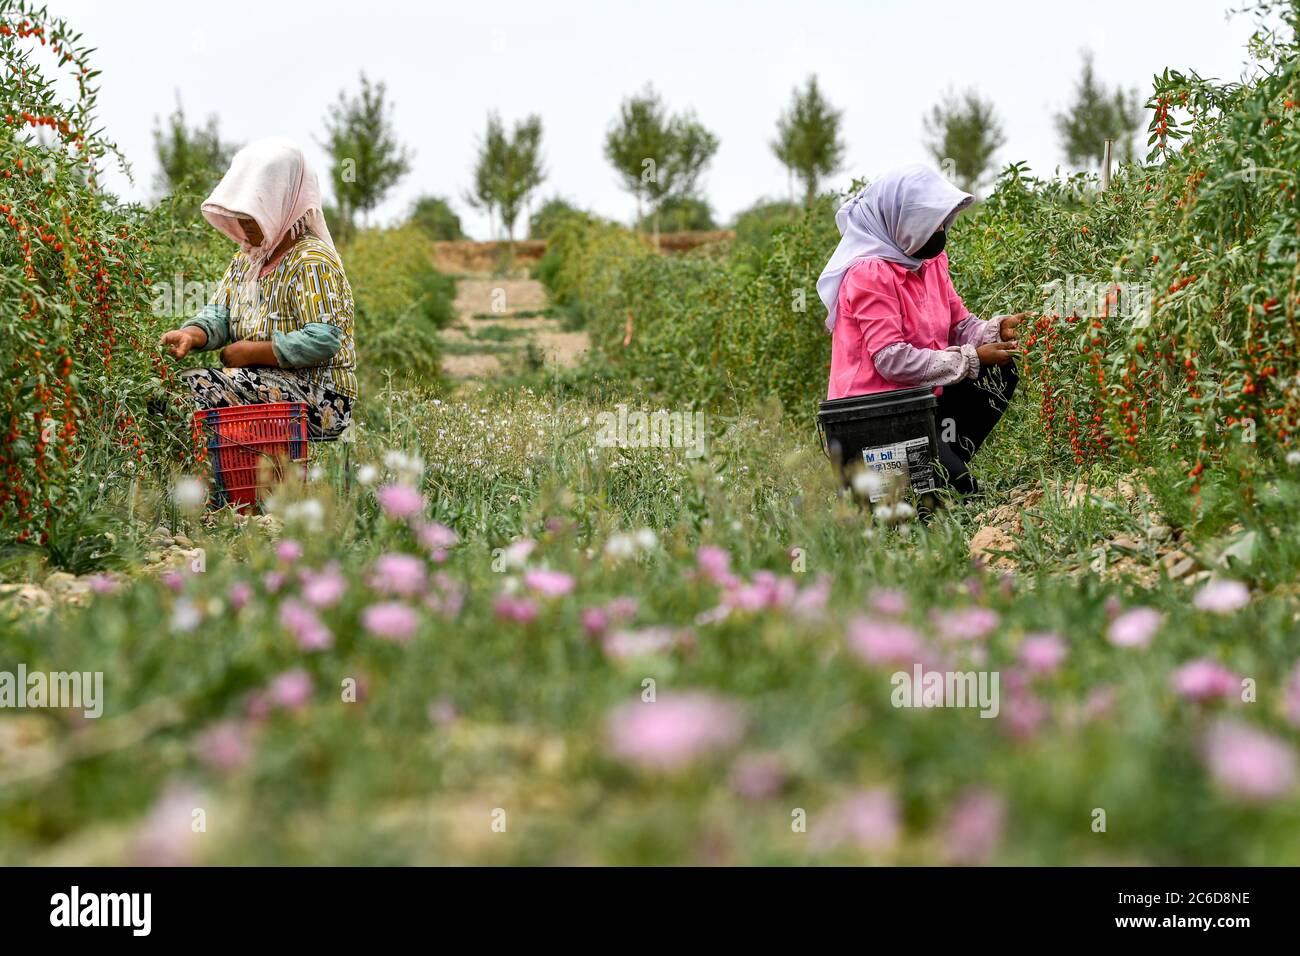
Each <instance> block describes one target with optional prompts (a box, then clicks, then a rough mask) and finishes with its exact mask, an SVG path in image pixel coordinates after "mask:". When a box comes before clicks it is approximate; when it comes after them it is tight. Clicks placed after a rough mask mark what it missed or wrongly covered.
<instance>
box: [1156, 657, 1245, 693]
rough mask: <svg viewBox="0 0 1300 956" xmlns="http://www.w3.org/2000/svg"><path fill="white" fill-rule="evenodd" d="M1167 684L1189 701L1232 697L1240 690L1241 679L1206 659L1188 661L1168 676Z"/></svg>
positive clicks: (1217, 663)
mask: <svg viewBox="0 0 1300 956" xmlns="http://www.w3.org/2000/svg"><path fill="white" fill-rule="evenodd" d="M1169 684H1170V686H1171V687H1173V689H1174V690H1175V691H1176V692H1177V693H1179V694H1181V695H1182V696H1183V697H1186V698H1187V699H1189V700H1211V699H1213V698H1215V697H1232V696H1234V695H1236V694H1237V693H1238V692H1240V690H1241V678H1239V677H1238V676H1237V675H1236V674H1234V673H1232V671H1230V670H1228V669H1227V668H1226V667H1224V666H1223V665H1222V664H1220V663H1219V662H1218V661H1215V660H1211V659H1210V658H1208V657H1198V658H1197V659H1196V660H1192V661H1188V662H1187V663H1186V664H1184V665H1183V666H1182V667H1180V668H1178V669H1177V670H1176V671H1174V672H1173V673H1172V674H1170V675H1169Z"/></svg>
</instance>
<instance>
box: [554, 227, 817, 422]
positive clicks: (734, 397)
mask: <svg viewBox="0 0 1300 956" xmlns="http://www.w3.org/2000/svg"><path fill="white" fill-rule="evenodd" d="M818 213H820V208H819V210H818ZM834 236H835V231H834V226H833V225H830V227H829V229H828V228H827V224H826V223H825V222H824V221H823V220H822V217H821V215H820V214H816V213H804V214H803V216H802V217H801V218H800V219H799V220H798V221H797V223H795V224H794V225H792V226H788V227H785V228H778V229H777V230H776V232H775V235H774V237H773V239H772V240H771V242H772V248H771V252H770V254H769V255H768V256H767V257H766V258H765V259H764V260H763V263H762V268H761V270H760V271H759V272H758V274H757V275H752V276H751V275H748V274H746V273H745V271H744V270H741V269H738V268H737V267H736V266H735V265H734V264H731V265H729V264H727V263H725V262H716V261H712V260H711V259H709V258H707V257H705V256H703V255H687V256H666V255H660V254H657V253H654V252H653V251H652V250H650V249H648V248H647V247H646V246H645V245H644V244H643V243H641V242H639V241H637V238H636V236H634V235H633V234H632V233H630V232H628V231H627V230H625V229H621V228H619V227H617V226H610V225H603V224H593V223H585V224H584V223H572V224H570V225H569V226H567V227H566V228H565V229H563V230H561V231H560V232H559V233H557V235H556V238H555V239H553V240H552V244H551V247H550V248H549V249H548V252H547V256H548V258H549V260H550V261H549V262H548V263H546V269H545V270H544V271H542V275H543V278H544V279H545V281H547V283H548V288H549V289H550V291H551V293H552V297H553V298H554V299H555V300H556V301H557V303H559V304H560V305H562V306H568V307H570V308H575V307H576V308H577V309H579V310H581V313H582V315H583V317H584V318H585V320H586V323H587V327H588V329H589V331H590V333H591V336H592V341H593V344H595V345H596V346H597V347H598V348H600V349H601V350H602V351H603V352H604V353H605V354H606V355H607V356H609V357H610V358H611V359H612V360H613V361H614V362H615V363H616V364H617V365H618V366H619V367H621V368H622V369H624V371H625V373H626V374H628V375H631V376H634V377H636V378H637V379H639V380H640V381H641V382H642V384H644V385H646V386H647V387H648V388H650V389H652V390H653V391H654V392H656V393H658V394H660V395H662V396H664V397H667V398H671V399H673V400H675V401H680V402H687V403H690V404H698V405H704V406H712V405H715V404H716V403H718V402H720V401H723V400H726V401H728V402H730V401H740V402H748V401H751V400H753V399H755V398H760V397H762V396H766V395H775V396H776V397H778V398H779V399H780V400H781V401H782V402H784V403H786V405H787V407H789V408H799V407H803V408H805V409H806V408H807V407H808V403H809V402H815V400H816V397H817V396H818V394H819V393H822V392H824V391H825V374H826V373H825V369H826V360H825V350H826V347H827V342H826V336H825V333H824V331H823V330H822V326H821V322H820V319H819V316H818V312H819V311H820V304H819V300H818V299H817V294H816V289H815V285H814V283H815V280H816V277H817V274H818V272H819V271H820V269H821V264H822V263H824V262H825V259H826V257H827V256H828V255H829V252H830V249H832V248H834V244H835V238H834ZM629 336H630V341H629ZM625 343H626V344H625Z"/></svg>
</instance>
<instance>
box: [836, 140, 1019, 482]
mask: <svg viewBox="0 0 1300 956" xmlns="http://www.w3.org/2000/svg"><path fill="white" fill-rule="evenodd" d="M972 202H974V197H973V196H971V195H970V194H969V193H965V192H962V191H961V190H960V189H958V188H957V187H955V186H953V185H952V184H951V183H949V182H948V181H947V180H946V179H944V178H943V177H942V176H941V175H939V173H937V172H936V171H934V170H933V169H930V168H928V167H926V166H921V165H916V166H907V167H903V168H902V169H897V170H894V171H892V172H889V173H886V174H885V175H884V176H881V177H880V178H879V179H877V180H875V181H874V182H872V183H871V184H870V185H869V186H867V187H865V188H864V189H862V190H860V191H859V192H858V193H857V194H856V195H854V196H853V197H852V198H850V199H849V200H848V201H847V202H845V203H844V205H842V206H841V207H840V209H839V212H837V213H836V215H835V223H836V225H837V226H839V230H840V234H841V237H842V238H841V239H840V244H839V246H838V247H837V248H836V250H835V254H834V255H833V256H831V260H830V262H829V263H827V265H826V268H825V270H823V272H822V274H821V277H820V278H819V279H818V280H817V292H818V294H819V295H820V296H821V300H822V302H823V303H824V304H825V306H826V312H827V315H826V327H827V328H828V329H830V331H831V336H832V340H831V375H830V385H829V387H828V389H827V398H828V399H836V398H845V397H848V396H852V395H868V394H871V393H874V392H886V391H892V390H894V389H900V388H915V387H917V386H926V385H928V386H931V387H933V388H934V392H935V395H936V397H937V399H938V407H937V408H936V410H935V425H936V432H937V434H938V437H939V462H940V464H941V465H943V470H944V471H946V472H947V475H946V478H947V480H948V482H949V483H950V484H951V485H952V487H954V488H956V489H957V490H958V491H961V492H963V493H972V492H974V491H976V487H975V481H974V478H972V476H971V474H970V470H969V467H968V466H969V464H970V460H971V458H973V457H974V455H975V452H977V451H978V450H979V447H980V445H981V444H983V442H984V439H985V438H987V437H988V435H989V433H990V432H991V431H992V430H993V427H994V426H995V425H996V424H997V423H998V420H999V419H1000V418H1001V417H1002V413H1003V412H1004V411H1005V410H1006V407H1007V403H1008V402H1009V401H1010V400H1011V395H1012V393H1013V392H1014V391H1015V387H1016V381H1017V377H1016V370H1015V365H1014V363H1013V362H1012V356H1013V355H1014V354H1015V352H1016V329H1017V327H1018V326H1019V324H1020V321H1021V319H1022V318H1024V316H1025V315H1027V314H1028V313H1024V312H1022V313H1018V314H1015V315H999V316H995V317H993V318H991V319H987V320H985V319H980V318H979V317H978V316H975V315H972V314H970V313H969V312H968V311H967V310H966V307H965V305H963V304H962V301H961V297H960V296H959V295H957V291H956V290H955V289H954V288H953V285H952V280H951V279H950V278H949V277H948V255H947V253H945V252H944V251H943V250H944V243H945V240H946V238H947V232H948V228H949V227H950V226H951V225H952V222H953V220H954V219H956V218H957V214H958V213H959V212H961V211H962V210H963V209H965V208H966V207H967V206H969V205H970V204H971V203H972Z"/></svg>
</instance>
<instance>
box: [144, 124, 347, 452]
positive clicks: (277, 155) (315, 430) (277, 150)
mask: <svg viewBox="0 0 1300 956" xmlns="http://www.w3.org/2000/svg"><path fill="white" fill-rule="evenodd" d="M203 217H204V218H205V219H207V220H208V222H210V223H211V224H212V225H213V226H214V227H215V228H216V229H218V230H220V231H221V232H222V233H224V234H225V235H227V236H229V237H230V238H231V239H232V240H234V242H235V243H237V244H238V246H239V251H238V252H236V253H235V256H234V259H233V260H231V263H230V268H229V269H227V270H226V274H225V277H224V278H223V279H222V280H221V283H220V285H219V286H218V287H217V293H216V296H215V297H214V298H213V300H212V303H211V304H210V305H208V306H206V307H205V308H204V309H203V310H202V311H201V312H199V314H198V315H196V316H195V317H194V318H192V319H190V320H189V321H188V322H186V323H185V324H184V325H182V326H181V327H180V328H179V329H176V330H174V331H172V332H168V333H166V334H165V335H164V336H163V337H162V344H163V345H164V346H165V347H166V348H167V350H168V351H169V352H171V354H172V355H173V356H175V357H176V358H184V357H185V356H186V355H187V354H189V353H190V352H192V351H198V352H208V351H213V350H215V349H220V350H221V362H222V365H223V366H224V368H220V369H216V368H201V369H191V370H189V371H187V372H183V373H182V375H181V377H182V378H183V379H184V380H185V382H186V384H188V385H189V386H190V388H191V390H192V391H193V392H194V397H195V400H196V402H197V404H198V406H199V407H200V408H220V407H225V406H229V405H256V404H263V403H267V402H305V403H306V405H307V424H308V433H309V435H310V436H311V437H312V438H317V439H319V438H334V437H337V436H338V435H339V433H340V432H342V431H343V429H344V428H346V427H347V425H348V423H349V422H350V421H351V416H352V405H353V403H354V402H355V401H356V397H357V376H356V364H357V361H356V348H355V346H354V344H353V340H352V315H353V303H352V289H351V287H350V286H349V285H348V280H347V276H346V275H344V272H343V263H342V262H341V261H339V256H338V252H337V251H336V250H335V248H334V240H333V239H332V238H331V237H330V232H329V227H328V226H327V225H326V224H325V216H324V214H323V213H322V212H321V196H320V185H319V183H318V181H317V179H316V174H315V172H313V171H312V169H311V167H310V166H308V165H307V161H306V158H305V157H304V156H303V153H302V150H301V149H299V148H298V147H297V146H296V145H294V144H293V143H292V142H290V141H289V140H285V139H264V140H258V141H257V142H254V143H250V144H249V145H247V146H245V147H244V148H243V149H241V150H240V151H239V152H238V153H236V154H235V157H234V159H233V160H232V161H231V163H230V169H229V171H228V172H227V173H226V175H225V176H224V177H222V180H221V182H220V183H218V184H217V188H216V189H215V190H213V192H212V195H211V196H209V197H208V199H207V201H206V202H205V203H204V204H203Z"/></svg>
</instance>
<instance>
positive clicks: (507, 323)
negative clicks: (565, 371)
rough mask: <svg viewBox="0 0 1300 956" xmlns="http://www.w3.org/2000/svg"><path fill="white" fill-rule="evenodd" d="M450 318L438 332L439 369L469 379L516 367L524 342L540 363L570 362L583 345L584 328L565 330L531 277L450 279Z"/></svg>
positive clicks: (521, 364) (522, 363)
mask: <svg viewBox="0 0 1300 956" xmlns="http://www.w3.org/2000/svg"><path fill="white" fill-rule="evenodd" d="M455 308H456V319H455V321H453V322H452V324H451V325H450V326H448V327H447V328H446V329H444V330H443V331H442V334H441V339H442V344H443V361H442V368H443V372H444V373H445V374H446V375H447V377H448V378H451V379H456V380H462V381H467V380H472V379H484V378H490V377H492V376H495V375H500V374H502V373H503V372H511V371H521V370H523V369H524V368H525V367H526V365H527V363H528V354H529V346H532V347H533V349H534V350H535V353H534V355H535V356H536V358H537V359H539V360H540V361H541V362H542V363H543V364H544V365H548V366H549V365H554V366H558V367H560V368H569V367H572V366H574V365H576V364H578V362H579V361H580V360H581V358H582V355H583V353H584V352H586V351H587V348H588V347H589V343H588V339H587V333H586V332H566V331H565V330H564V328H563V325H562V323H561V321H560V320H559V319H558V318H555V317H554V316H553V315H552V314H551V312H550V309H549V303H548V302H547V299H546V290H545V288H543V286H542V284H541V283H540V282H538V281H536V280H535V279H505V278H497V277H493V276H481V275H471V276H465V277H463V278H461V279H459V280H458V281H457V283H456V303H455Z"/></svg>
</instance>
